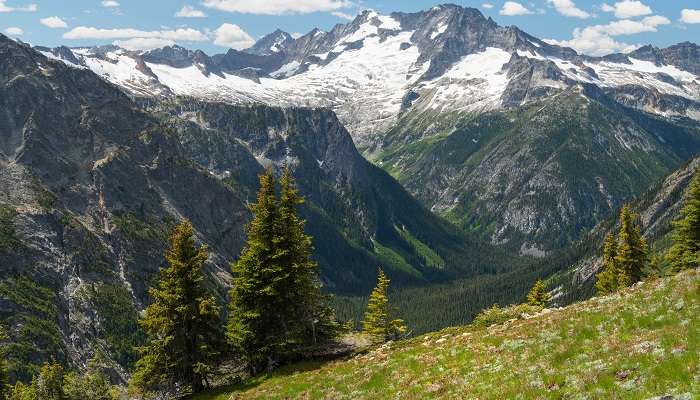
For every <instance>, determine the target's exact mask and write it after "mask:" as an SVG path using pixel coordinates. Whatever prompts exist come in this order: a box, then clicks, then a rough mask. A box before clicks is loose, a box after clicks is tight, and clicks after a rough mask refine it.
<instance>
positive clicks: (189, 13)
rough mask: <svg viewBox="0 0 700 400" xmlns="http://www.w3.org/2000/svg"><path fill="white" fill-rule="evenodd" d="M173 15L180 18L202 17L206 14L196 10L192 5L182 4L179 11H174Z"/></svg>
mask: <svg viewBox="0 0 700 400" xmlns="http://www.w3.org/2000/svg"><path fill="white" fill-rule="evenodd" d="M175 16H176V17H180V18H204V17H206V16H207V15H206V14H204V12H203V11H202V10H197V9H196V8H194V7H192V6H183V7H182V8H181V9H180V11H178V12H176V13H175Z"/></svg>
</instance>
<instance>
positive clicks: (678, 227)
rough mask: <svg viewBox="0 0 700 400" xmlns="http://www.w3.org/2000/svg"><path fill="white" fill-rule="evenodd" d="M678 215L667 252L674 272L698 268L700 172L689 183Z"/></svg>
mask: <svg viewBox="0 0 700 400" xmlns="http://www.w3.org/2000/svg"><path fill="white" fill-rule="evenodd" d="M680 214H681V215H680V217H679V218H678V220H676V221H674V222H673V236H672V237H673V245H672V246H671V249H670V250H669V252H668V259H669V261H670V263H671V268H672V269H673V270H674V271H675V272H678V271H681V270H683V269H686V268H698V267H699V266H700V171H699V172H696V173H695V176H693V179H692V180H691V182H690V186H689V188H688V193H687V199H686V201H685V204H684V205H683V209H682V210H681V213H680Z"/></svg>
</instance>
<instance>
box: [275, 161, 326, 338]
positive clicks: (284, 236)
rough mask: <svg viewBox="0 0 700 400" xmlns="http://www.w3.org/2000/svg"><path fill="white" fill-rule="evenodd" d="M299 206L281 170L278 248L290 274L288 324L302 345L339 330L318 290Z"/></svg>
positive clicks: (296, 194)
mask: <svg viewBox="0 0 700 400" xmlns="http://www.w3.org/2000/svg"><path fill="white" fill-rule="evenodd" d="M303 203H304V199H303V198H302V197H301V196H300V195H299V192H298V190H297V188H296V185H295V181H294V177H293V176H292V174H291V171H290V170H289V168H286V167H285V169H284V172H283V174H282V176H281V177H280V201H279V218H280V219H279V224H280V242H279V247H280V251H283V252H285V254H286V256H287V258H286V260H285V262H284V264H285V266H286V268H287V269H288V270H290V271H291V275H292V279H291V286H290V287H288V288H287V289H288V290H287V291H286V295H287V296H288V304H289V305H291V306H292V310H290V311H291V313H290V314H289V316H290V317H291V322H290V325H291V324H294V325H296V328H295V332H296V333H295V334H296V335H298V336H299V338H300V339H301V340H300V342H301V343H302V344H312V343H313V344H316V343H319V342H324V341H327V340H329V339H332V338H333V337H335V336H336V335H337V333H338V331H339V329H340V327H339V325H338V324H337V322H336V321H335V315H334V313H333V310H332V309H331V307H329V306H328V304H329V300H330V299H329V298H328V295H325V294H323V293H322V291H321V280H320V277H319V275H318V264H317V263H316V262H315V261H313V259H312V258H311V254H312V252H313V245H312V239H311V236H309V235H307V234H306V233H305V232H304V225H305V223H306V222H305V221H304V220H303V219H301V218H300V217H299V215H298V212H297V207H298V206H299V205H301V204H303Z"/></svg>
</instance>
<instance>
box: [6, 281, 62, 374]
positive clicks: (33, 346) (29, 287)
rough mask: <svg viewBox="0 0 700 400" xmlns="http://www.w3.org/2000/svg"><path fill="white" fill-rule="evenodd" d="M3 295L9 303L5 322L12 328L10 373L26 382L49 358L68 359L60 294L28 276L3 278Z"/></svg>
mask: <svg viewBox="0 0 700 400" xmlns="http://www.w3.org/2000/svg"><path fill="white" fill-rule="evenodd" d="M0 298H2V299H3V300H4V301H6V302H8V303H9V309H10V310H11V311H10V312H9V314H3V315H2V316H1V317H2V320H3V325H5V326H8V327H11V329H10V330H9V331H8V333H9V334H10V344H9V345H8V355H9V359H10V368H9V369H10V373H11V375H13V376H16V377H17V378H18V379H20V380H24V381H27V380H29V379H30V378H31V377H32V376H33V375H35V374H36V373H38V371H39V368H40V366H41V364H42V363H43V362H44V361H47V360H49V359H52V358H53V359H56V360H63V359H65V348H64V346H63V341H62V339H61V332H60V328H59V325H58V307H57V305H56V304H57V301H58V300H57V294H56V290H55V289H54V288H51V287H48V286H42V285H41V284H40V283H38V282H37V281H36V280H35V279H33V278H31V277H28V276H13V277H9V278H6V279H4V280H2V281H0Z"/></svg>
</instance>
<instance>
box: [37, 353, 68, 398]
mask: <svg viewBox="0 0 700 400" xmlns="http://www.w3.org/2000/svg"><path fill="white" fill-rule="evenodd" d="M32 388H33V391H34V393H35V395H36V397H37V399H42V400H66V395H65V393H64V392H63V367H62V366H61V364H58V363H56V362H51V363H45V364H44V365H43V366H42V367H41V370H40V371H39V377H38V378H36V379H34V381H33V382H32Z"/></svg>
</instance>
